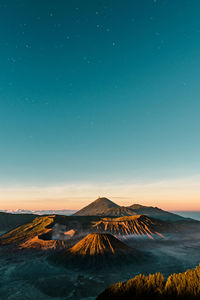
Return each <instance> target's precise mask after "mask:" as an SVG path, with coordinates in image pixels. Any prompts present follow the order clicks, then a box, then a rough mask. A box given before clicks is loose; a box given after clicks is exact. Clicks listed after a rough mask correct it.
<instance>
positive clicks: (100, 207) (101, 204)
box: [74, 198, 135, 216]
mask: <svg viewBox="0 0 200 300" xmlns="http://www.w3.org/2000/svg"><path fill="white" fill-rule="evenodd" d="M133 214H135V213H134V212H133V211H132V210H131V209H129V208H127V207H123V206H119V205H117V204H116V203H114V202H112V201H111V200H109V199H107V198H98V199H97V200H95V201H93V202H92V203H90V204H89V205H87V206H86V207H84V208H82V209H81V210H79V211H77V212H76V213H75V214H74V216H132V215H133Z"/></svg>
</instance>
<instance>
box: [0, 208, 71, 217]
mask: <svg viewBox="0 0 200 300" xmlns="http://www.w3.org/2000/svg"><path fill="white" fill-rule="evenodd" d="M0 212H4V213H11V214H34V215H64V216H70V215H72V214H74V213H75V212H76V210H71V209H58V210H57V209H50V210H29V209H14V210H11V209H5V210H0Z"/></svg>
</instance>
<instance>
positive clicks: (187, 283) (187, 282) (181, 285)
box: [96, 265, 200, 300]
mask: <svg viewBox="0 0 200 300" xmlns="http://www.w3.org/2000/svg"><path fill="white" fill-rule="evenodd" d="M108 299H109V300H121V299H124V300H129V299H134V300H149V299H155V300H167V299H168V300H172V299H174V300H175V299H182V300H183V299H184V300H192V299H193V300H194V299H195V300H197V299H200V265H199V266H198V267H196V268H195V269H194V270H187V271H186V272H185V273H179V274H172V275H170V276H169V277H168V278H167V280H165V279H164V277H163V275H162V274H161V273H156V274H153V275H151V274H149V275H148V276H145V275H142V274H140V275H137V276H135V277H134V278H132V279H130V280H128V281H127V282H119V283H116V284H113V285H111V286H110V287H109V288H107V289H106V290H105V291H104V292H103V293H101V294H100V295H99V296H98V297H97V299H96V300H108Z"/></svg>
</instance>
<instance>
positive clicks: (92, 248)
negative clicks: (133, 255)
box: [70, 233, 131, 256]
mask: <svg viewBox="0 0 200 300" xmlns="http://www.w3.org/2000/svg"><path fill="white" fill-rule="evenodd" d="M130 250H131V248H129V247H128V246H127V245H125V244H124V243H123V242H121V241H119V240H118V239H117V238H115V237H114V236H113V235H111V234H108V233H106V234H102V233H91V234H88V235H87V236H86V237H85V238H83V239H82V240H81V241H80V242H78V243H77V244H76V245H75V246H74V247H72V248H71V249H70V253H71V254H74V255H78V256H98V255H105V254H113V255H116V254H117V255H118V254H126V253H129V252H130Z"/></svg>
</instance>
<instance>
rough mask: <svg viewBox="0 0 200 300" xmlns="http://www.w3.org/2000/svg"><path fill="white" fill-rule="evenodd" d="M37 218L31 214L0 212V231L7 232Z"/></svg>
mask: <svg viewBox="0 0 200 300" xmlns="http://www.w3.org/2000/svg"><path fill="white" fill-rule="evenodd" d="M36 217H37V216H36V215H33V214H11V213H5V212H0V231H7V230H10V229H12V228H14V227H16V226H19V225H22V224H25V223H27V222H31V221H33V220H34V219H35V218H36Z"/></svg>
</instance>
